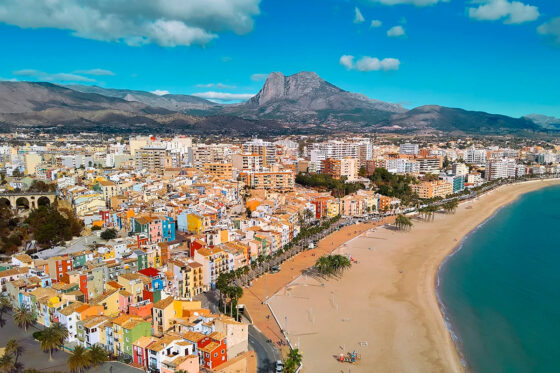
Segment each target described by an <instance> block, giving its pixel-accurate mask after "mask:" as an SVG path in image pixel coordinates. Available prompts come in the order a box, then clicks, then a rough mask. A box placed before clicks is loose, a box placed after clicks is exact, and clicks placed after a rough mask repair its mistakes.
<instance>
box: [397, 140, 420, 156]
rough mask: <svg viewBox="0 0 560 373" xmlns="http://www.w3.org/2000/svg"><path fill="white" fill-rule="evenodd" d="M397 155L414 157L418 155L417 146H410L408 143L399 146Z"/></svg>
mask: <svg viewBox="0 0 560 373" xmlns="http://www.w3.org/2000/svg"><path fill="white" fill-rule="evenodd" d="M399 153H401V154H407V155H416V154H418V153H419V148H418V144H411V143H409V142H407V143H404V144H401V145H400V146H399Z"/></svg>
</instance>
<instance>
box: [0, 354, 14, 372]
mask: <svg viewBox="0 0 560 373" xmlns="http://www.w3.org/2000/svg"><path fill="white" fill-rule="evenodd" d="M14 367H15V362H14V357H13V356H12V355H10V354H7V353H4V355H2V357H0V370H1V371H2V372H5V373H10V372H11V371H12V370H14Z"/></svg>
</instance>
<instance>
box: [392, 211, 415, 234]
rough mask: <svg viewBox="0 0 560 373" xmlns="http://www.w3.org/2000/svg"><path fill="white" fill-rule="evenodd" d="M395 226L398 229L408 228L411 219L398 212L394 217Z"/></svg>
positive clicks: (410, 224)
mask: <svg viewBox="0 0 560 373" xmlns="http://www.w3.org/2000/svg"><path fill="white" fill-rule="evenodd" d="M395 226H396V227H397V229H398V230H403V229H405V230H409V229H410V228H411V227H412V221H411V220H410V219H409V218H408V217H406V216H404V215H402V214H399V215H398V216H397V218H396V219H395Z"/></svg>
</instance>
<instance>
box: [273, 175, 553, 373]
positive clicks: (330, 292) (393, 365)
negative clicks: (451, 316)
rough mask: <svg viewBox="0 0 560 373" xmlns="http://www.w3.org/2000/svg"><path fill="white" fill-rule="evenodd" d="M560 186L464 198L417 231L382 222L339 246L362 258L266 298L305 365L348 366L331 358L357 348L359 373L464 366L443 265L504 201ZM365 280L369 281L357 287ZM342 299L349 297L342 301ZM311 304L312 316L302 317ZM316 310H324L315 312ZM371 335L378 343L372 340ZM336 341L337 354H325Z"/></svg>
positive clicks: (523, 186)
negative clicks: (443, 294)
mask: <svg viewBox="0 0 560 373" xmlns="http://www.w3.org/2000/svg"><path fill="white" fill-rule="evenodd" d="M558 184H560V180H536V181H529V182H525V183H519V184H509V185H505V186H501V187H499V188H497V189H495V190H492V191H490V192H488V193H486V194H484V195H482V196H480V197H477V198H476V199H474V200H470V201H467V202H465V203H462V204H461V205H460V207H459V209H458V211H457V213H456V214H453V215H446V214H437V217H436V221H435V222H431V223H428V222H422V221H420V220H416V219H415V221H414V227H413V229H412V232H394V231H392V230H389V229H386V228H381V229H379V228H378V229H375V230H374V232H369V231H368V232H369V233H368V232H365V233H363V234H361V235H359V236H357V237H353V238H352V240H353V242H352V243H351V242H350V240H349V241H347V242H346V243H345V244H343V245H340V246H338V248H337V249H335V250H336V251H339V252H341V253H344V254H350V255H352V256H354V257H355V258H356V259H359V264H358V265H354V266H352V269H350V270H349V271H348V272H346V273H345V274H344V276H342V277H341V278H338V279H327V280H324V281H323V282H322V283H320V282H319V283H317V281H315V280H313V279H310V278H306V276H303V275H302V276H299V277H298V278H297V279H295V280H294V281H293V282H291V283H290V284H289V285H288V286H286V287H284V288H283V289H281V290H280V291H279V292H278V293H276V295H274V296H273V297H271V298H269V300H268V302H267V303H269V305H270V306H271V308H274V312H275V314H277V315H278V321H279V323H281V324H284V325H281V327H282V329H283V330H285V331H286V333H287V334H288V337H289V338H290V341H291V343H292V344H295V345H297V346H298V347H300V348H301V350H302V351H303V357H304V364H305V361H306V360H307V362H308V364H305V366H306V369H305V371H307V372H309V371H332V370H333V369H338V370H340V369H341V368H342V369H344V368H345V366H346V365H341V363H338V362H337V361H336V360H335V359H333V358H332V357H331V356H336V354H337V353H340V352H344V353H345V352H348V351H350V350H351V349H352V348H354V349H357V350H358V351H359V352H360V353H361V354H362V355H363V356H362V361H361V364H360V363H359V364H355V365H351V367H352V371H356V372H361V371H364V372H365V371H368V370H367V367H370V368H371V366H376V367H378V368H379V369H380V370H383V371H410V370H414V371H422V372H423V371H426V372H428V371H430V372H431V371H442V372H463V371H465V369H466V364H465V363H466V362H465V361H464V359H462V356H461V352H460V351H461V350H460V343H458V342H460V341H457V340H454V339H453V333H454V332H453V329H452V327H451V326H450V325H449V324H448V322H447V319H446V315H445V307H444V306H443V304H442V303H441V302H440V299H439V295H438V292H437V288H438V283H439V282H438V281H439V271H440V268H441V267H442V266H443V265H444V264H445V262H446V261H447V259H448V258H449V257H450V256H452V255H453V254H454V253H455V252H457V251H458V250H460V249H461V247H462V244H463V242H464V240H465V239H467V238H468V236H469V235H470V233H471V232H473V231H475V230H476V229H477V228H478V227H479V226H481V225H483V224H484V223H485V222H486V221H488V220H490V219H491V218H492V217H493V216H494V215H495V214H496V213H497V212H498V211H499V210H500V209H501V208H502V207H504V206H506V205H508V204H510V203H512V202H513V201H515V200H516V199H517V198H518V197H519V196H521V195H522V194H525V193H528V192H531V191H534V190H538V189H541V188H544V187H547V186H553V185H558ZM497 194H498V195H497ZM492 197H495V198H492ZM327 239H328V237H327ZM373 245H377V247H375V246H374V248H373V249H372V247H371V246H373ZM419 254H421V255H419ZM364 262H365V266H364ZM377 271H379V273H377ZM364 279H365V280H366V284H365V286H363V288H362V287H356V284H360V283H361V282H363V281H364ZM367 280H371V281H372V282H371V283H367ZM314 281H315V282H314ZM311 287H314V288H315V289H313V290H309V289H310V288H311ZM364 288H365V289H364ZM347 293H349V294H347ZM339 297H340V299H341V300H342V303H339V302H336V301H335V299H339ZM366 300H367V301H368V302H365V301H366ZM362 303H369V305H364V304H362ZM339 306H340V307H339ZM306 308H307V319H308V320H303V318H304V317H302V315H303V316H305V309H306ZM339 308H340V309H339ZM317 309H321V312H322V311H323V310H324V313H325V315H321V314H317V315H315V312H314V311H313V310H317ZM293 310H299V314H298V312H294V311H293ZM342 313H345V315H344V316H345V317H341V316H342ZM337 319H339V320H340V321H339V322H338V323H337ZM283 320H284V322H283ZM356 321H357V322H356ZM360 335H361V338H362V339H361V340H360V339H359V338H360V337H358V336H360ZM372 339H373V340H374V343H373V345H374V346H375V348H372V347H371V346H370V344H371V343H368V340H369V341H371V340H372ZM340 341H343V343H342V345H341V344H340ZM383 344H388V346H387V347H382V346H383ZM329 345H330V348H331V349H332V350H333V352H334V353H335V354H334V355H332V353H327V354H325V351H324V347H326V346H329ZM350 346H353V347H351V348H350ZM337 347H338V348H337ZM329 355H331V356H329ZM309 362H312V364H309ZM348 366H350V365H348Z"/></svg>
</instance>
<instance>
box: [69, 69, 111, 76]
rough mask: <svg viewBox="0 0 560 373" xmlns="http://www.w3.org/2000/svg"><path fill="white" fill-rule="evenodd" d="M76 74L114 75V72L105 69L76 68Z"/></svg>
mask: <svg viewBox="0 0 560 373" xmlns="http://www.w3.org/2000/svg"><path fill="white" fill-rule="evenodd" d="M75 72H76V73H77V74H84V75H97V76H114V75H115V73H114V72H112V71H110V70H105V69H90V70H77V71H75Z"/></svg>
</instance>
